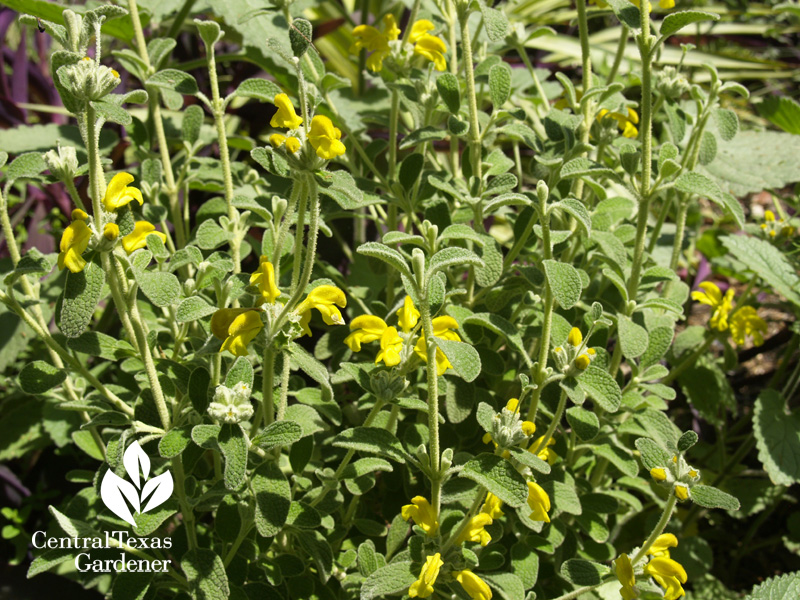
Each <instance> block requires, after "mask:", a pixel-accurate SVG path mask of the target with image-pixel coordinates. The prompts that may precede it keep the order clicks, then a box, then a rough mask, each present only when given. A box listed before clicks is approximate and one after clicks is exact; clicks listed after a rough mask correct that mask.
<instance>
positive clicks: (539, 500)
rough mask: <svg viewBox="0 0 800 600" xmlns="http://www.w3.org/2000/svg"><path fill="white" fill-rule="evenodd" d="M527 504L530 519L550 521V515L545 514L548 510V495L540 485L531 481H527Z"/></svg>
mask: <svg viewBox="0 0 800 600" xmlns="http://www.w3.org/2000/svg"><path fill="white" fill-rule="evenodd" d="M528 506H529V507H530V509H531V511H532V512H531V516H530V518H531V519H532V520H534V521H544V522H545V523H549V522H550V517H549V516H547V511H548V510H550V496H548V495H547V492H545V491H544V489H543V488H542V486H540V485H539V484H538V483H534V482H533V481H529V482H528Z"/></svg>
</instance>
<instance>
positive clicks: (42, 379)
mask: <svg viewBox="0 0 800 600" xmlns="http://www.w3.org/2000/svg"><path fill="white" fill-rule="evenodd" d="M66 378H67V372H66V371H65V370H64V369H57V368H56V367H54V366H53V365H51V364H49V363H46V362H44V361H43V360H35V361H33V362H32V363H28V364H27V365H25V366H24V367H23V368H22V370H21V371H20V372H19V386H20V387H21V388H22V391H23V392H25V393H26V394H32V395H35V394H44V393H45V392H49V391H50V390H51V389H53V388H54V387H56V386H59V385H61V383H62V382H63V381H64V380H65V379H66Z"/></svg>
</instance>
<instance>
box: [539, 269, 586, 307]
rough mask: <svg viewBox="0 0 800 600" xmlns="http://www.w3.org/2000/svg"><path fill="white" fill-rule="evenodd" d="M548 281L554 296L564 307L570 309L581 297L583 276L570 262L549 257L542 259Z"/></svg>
mask: <svg viewBox="0 0 800 600" xmlns="http://www.w3.org/2000/svg"><path fill="white" fill-rule="evenodd" d="M542 264H543V265H544V273H545V275H546V276H547V282H548V283H549V284H550V289H551V290H552V291H553V296H554V297H555V299H556V302H558V304H559V306H561V308H563V309H565V310H566V309H570V308H572V307H573V306H575V305H576V304H577V303H578V302H579V301H580V299H581V289H582V283H581V276H580V274H579V273H578V270H577V269H576V268H575V267H573V266H572V265H571V264H569V263H562V262H558V261H556V260H552V259H548V260H545V261H542Z"/></svg>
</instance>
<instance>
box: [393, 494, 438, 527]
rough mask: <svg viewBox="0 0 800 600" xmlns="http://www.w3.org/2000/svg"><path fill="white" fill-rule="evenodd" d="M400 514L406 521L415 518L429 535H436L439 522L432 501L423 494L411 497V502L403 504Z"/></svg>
mask: <svg viewBox="0 0 800 600" xmlns="http://www.w3.org/2000/svg"><path fill="white" fill-rule="evenodd" d="M400 514H401V515H402V516H403V519H405V520H406V521H408V520H409V519H414V523H415V524H416V525H419V526H420V527H422V530H423V531H424V532H425V533H427V534H428V535H435V534H436V531H437V530H438V529H439V522H438V521H437V520H436V515H435V514H434V513H433V507H432V506H431V503H430V502H428V500H427V498H424V497H422V496H414V497H413V498H412V499H411V504H406V505H405V506H403V508H402V509H401V510H400Z"/></svg>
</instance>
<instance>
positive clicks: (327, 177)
mask: <svg viewBox="0 0 800 600" xmlns="http://www.w3.org/2000/svg"><path fill="white" fill-rule="evenodd" d="M317 176H318V178H319V179H320V180H322V182H323V185H322V186H320V188H319V192H320V194H325V195H326V196H329V197H330V198H331V199H332V200H333V201H334V202H336V204H338V205H339V206H340V207H341V208H343V209H344V210H356V209H358V208H362V207H364V206H369V205H371V204H376V203H377V201H378V197H377V196H375V195H370V194H364V192H362V191H361V188H360V187H359V185H358V184H357V183H356V181H355V179H353V176H352V175H350V173H348V172H347V171H345V170H343V169H342V170H339V171H333V172H332V173H331V172H330V171H320V172H318V173H317Z"/></svg>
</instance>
